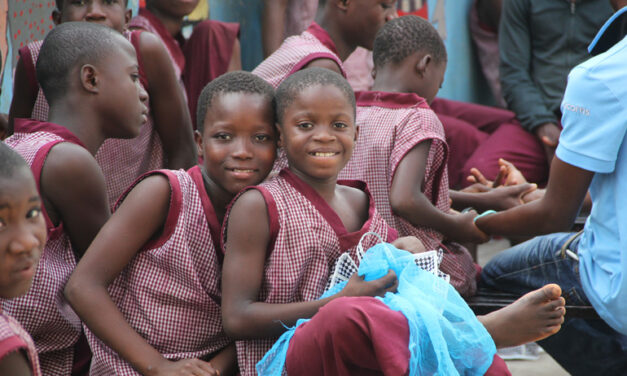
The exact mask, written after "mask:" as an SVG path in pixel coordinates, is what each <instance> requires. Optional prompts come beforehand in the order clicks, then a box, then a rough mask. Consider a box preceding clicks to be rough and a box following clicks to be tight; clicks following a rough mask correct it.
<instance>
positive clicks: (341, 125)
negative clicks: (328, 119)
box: [333, 122, 348, 128]
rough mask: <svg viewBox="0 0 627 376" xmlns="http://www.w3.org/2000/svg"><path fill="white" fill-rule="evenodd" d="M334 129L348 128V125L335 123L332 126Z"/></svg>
mask: <svg viewBox="0 0 627 376" xmlns="http://www.w3.org/2000/svg"><path fill="white" fill-rule="evenodd" d="M333 127H334V128H348V125H346V123H342V122H337V123H334V124H333Z"/></svg>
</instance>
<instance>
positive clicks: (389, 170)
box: [340, 91, 476, 296]
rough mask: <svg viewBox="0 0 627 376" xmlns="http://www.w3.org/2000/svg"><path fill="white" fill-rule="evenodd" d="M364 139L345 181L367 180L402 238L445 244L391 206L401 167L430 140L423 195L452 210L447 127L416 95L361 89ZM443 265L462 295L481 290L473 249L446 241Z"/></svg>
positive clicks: (429, 244)
mask: <svg viewBox="0 0 627 376" xmlns="http://www.w3.org/2000/svg"><path fill="white" fill-rule="evenodd" d="M356 97H357V119H356V124H357V125H358V126H359V138H358V140H357V143H356V145H355V150H354V152H353V156H352V157H351V159H350V161H349V162H348V164H347V165H346V167H344V169H343V170H342V172H341V173H340V177H341V178H343V179H358V180H363V181H365V182H366V183H367V184H368V187H369V188H370V191H371V192H372V195H373V196H374V201H375V204H376V206H377V210H379V212H380V213H381V215H382V216H383V218H385V220H386V221H387V222H388V223H389V224H390V225H391V226H392V227H393V228H395V229H396V230H397V231H398V233H399V236H408V235H413V236H416V237H417V238H419V239H420V240H421V241H422V242H423V243H424V244H425V246H426V247H427V249H438V248H439V247H441V244H440V242H441V241H442V238H443V236H442V234H440V233H439V232H437V231H435V230H433V229H431V228H428V227H424V226H421V227H416V226H414V225H412V224H411V223H409V222H408V221H406V220H405V219H403V218H402V217H400V216H398V215H395V214H394V213H393V212H392V208H391V206H390V188H391V186H392V179H393V177H394V174H395V173H396V169H397V168H398V165H399V164H400V162H401V160H402V159H403V158H404V157H405V155H406V154H407V153H408V152H409V151H410V150H412V149H413V148H414V147H415V146H416V145H418V144H419V143H421V142H423V141H426V140H430V141H431V148H430V150H429V156H428V159H427V163H426V171H425V180H424V186H423V193H424V195H425V196H426V197H427V199H429V201H430V202H431V203H432V204H433V205H434V206H435V207H436V208H438V209H439V210H441V211H443V212H445V213H448V212H449V211H450V209H451V206H450V203H449V188H448V186H449V185H448V170H447V157H448V147H447V145H446V141H445V138H444V128H443V127H442V124H441V123H440V120H438V118H437V116H436V115H435V113H434V112H433V111H432V110H431V109H430V108H429V105H428V104H427V102H426V101H425V100H424V99H423V98H421V97H419V96H418V95H416V94H413V93H387V92H378V91H365V92H357V93H356ZM446 248H447V249H448V250H449V251H450V252H445V253H444V258H443V260H442V264H441V265H440V269H442V271H444V272H445V273H447V274H450V275H451V284H453V286H455V288H456V289H457V290H458V291H459V292H460V294H462V295H465V296H467V295H472V294H474V291H475V289H476V282H475V275H476V269H475V267H474V265H473V262H472V257H471V256H470V254H469V253H468V251H467V250H466V249H465V248H463V247H462V246H460V245H459V244H456V243H449V244H446Z"/></svg>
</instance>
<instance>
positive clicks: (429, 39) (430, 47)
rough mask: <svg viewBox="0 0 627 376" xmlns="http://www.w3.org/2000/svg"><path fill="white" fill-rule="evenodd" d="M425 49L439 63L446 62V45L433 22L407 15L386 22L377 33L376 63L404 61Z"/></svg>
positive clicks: (374, 53)
mask: <svg viewBox="0 0 627 376" xmlns="http://www.w3.org/2000/svg"><path fill="white" fill-rule="evenodd" d="M418 51H424V52H425V53H428V54H430V55H431V56H432V57H433V59H434V60H435V62H436V63H440V62H442V61H446V47H444V42H442V38H440V35H438V32H437V31H436V30H435V28H434V27H433V26H432V25H431V23H429V21H427V20H425V19H424V18H421V17H418V16H412V15H407V16H403V17H399V18H396V19H393V20H391V21H389V22H386V23H385V25H384V26H383V27H382V28H381V29H380V30H379V31H378V32H377V36H376V37H375V39H374V47H373V49H372V59H373V60H374V66H375V68H376V67H383V66H384V65H386V64H388V63H400V62H401V61H403V60H404V59H405V58H407V57H408V56H410V55H412V54H414V53H416V52H418Z"/></svg>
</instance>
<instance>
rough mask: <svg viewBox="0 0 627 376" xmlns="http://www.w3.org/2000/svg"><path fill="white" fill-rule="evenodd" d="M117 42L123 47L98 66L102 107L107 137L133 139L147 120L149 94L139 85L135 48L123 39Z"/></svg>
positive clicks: (120, 38)
mask: <svg viewBox="0 0 627 376" xmlns="http://www.w3.org/2000/svg"><path fill="white" fill-rule="evenodd" d="M118 39H119V41H118V44H119V45H120V47H119V48H118V49H116V50H115V51H113V52H112V53H110V54H107V56H105V57H104V58H103V59H102V60H100V61H99V62H98V64H97V69H98V72H99V75H100V80H99V81H98V82H99V85H100V87H99V92H98V95H99V96H100V98H99V101H100V106H99V107H100V113H102V118H103V120H104V121H106V123H105V124H107V125H108V127H107V134H106V136H107V137H110V138H132V137H135V136H137V135H138V134H139V129H140V128H141V126H142V125H143V124H144V123H146V121H147V119H148V117H147V116H148V107H146V102H147V100H148V94H147V93H146V90H144V87H143V86H142V85H141V83H140V82H139V68H138V64H137V56H136V55H135V49H134V48H133V45H131V44H130V43H129V42H128V41H127V40H126V39H124V38H122V37H121V36H120V37H119V38H118Z"/></svg>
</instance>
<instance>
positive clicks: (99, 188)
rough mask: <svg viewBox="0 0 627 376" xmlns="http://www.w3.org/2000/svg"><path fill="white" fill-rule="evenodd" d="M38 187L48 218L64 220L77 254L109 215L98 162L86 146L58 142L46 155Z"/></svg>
mask: <svg viewBox="0 0 627 376" xmlns="http://www.w3.org/2000/svg"><path fill="white" fill-rule="evenodd" d="M41 191H42V195H43V198H44V204H45V205H46V209H49V205H50V206H51V207H52V209H53V210H52V212H49V214H50V216H51V219H53V221H55V219H56V220H57V221H60V222H62V223H63V229H64V231H65V232H66V233H67V234H68V236H69V238H70V242H71V243H72V250H73V251H74V253H75V254H76V255H77V256H78V257H79V258H80V257H81V256H82V255H83V254H84V253H85V251H86V250H87V247H89V244H90V243H91V242H92V240H93V239H94V238H95V237H96V234H98V231H100V228H101V227H102V226H103V225H104V224H105V222H106V221H107V219H109V216H110V215H111V210H110V208H109V203H108V201H107V194H106V191H105V179H104V176H103V175H102V171H101V170H100V166H98V164H97V163H96V160H95V159H94V157H93V156H92V155H91V154H90V153H89V152H88V151H87V150H86V149H85V148H83V147H81V146H78V145H75V144H71V143H69V142H63V143H60V144H58V145H56V146H54V147H53V148H52V150H50V153H49V154H48V157H47V159H46V162H45V165H44V168H43V171H42V174H41Z"/></svg>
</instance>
